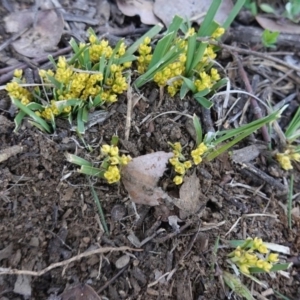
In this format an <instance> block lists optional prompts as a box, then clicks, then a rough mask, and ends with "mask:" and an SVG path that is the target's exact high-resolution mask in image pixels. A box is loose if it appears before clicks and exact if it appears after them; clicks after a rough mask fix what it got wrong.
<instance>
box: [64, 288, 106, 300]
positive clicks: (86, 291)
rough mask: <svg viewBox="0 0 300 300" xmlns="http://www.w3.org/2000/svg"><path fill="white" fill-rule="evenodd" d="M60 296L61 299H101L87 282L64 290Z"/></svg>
mask: <svg viewBox="0 0 300 300" xmlns="http://www.w3.org/2000/svg"><path fill="white" fill-rule="evenodd" d="M60 296H61V299H62V300H79V299H80V300H81V299H82V300H83V299H84V300H101V297H99V296H98V295H97V293H96V292H95V290H94V289H93V288H92V287H91V286H89V285H87V284H77V285H75V286H73V287H71V288H70V289H68V290H65V291H64V292H63V293H62V294H61V295H60Z"/></svg>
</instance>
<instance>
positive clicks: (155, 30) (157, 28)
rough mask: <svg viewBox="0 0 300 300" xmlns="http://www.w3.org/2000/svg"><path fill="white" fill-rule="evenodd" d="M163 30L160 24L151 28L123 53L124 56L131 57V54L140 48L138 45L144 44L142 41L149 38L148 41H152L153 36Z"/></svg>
mask: <svg viewBox="0 0 300 300" xmlns="http://www.w3.org/2000/svg"><path fill="white" fill-rule="evenodd" d="M162 28H163V25H162V24H157V25H155V26H154V27H152V28H151V29H150V30H149V31H147V32H146V33H145V34H144V35H142V36H141V37H140V38H139V39H138V40H137V41H135V42H134V43H133V44H132V45H131V46H130V47H129V48H128V49H127V51H126V52H125V54H124V56H127V55H131V54H133V53H134V52H135V51H136V50H137V49H138V47H139V46H140V44H142V43H143V42H144V39H145V38H146V37H149V38H150V39H152V38H153V37H154V36H156V35H157V34H158V33H159V32H160V31H161V30H162Z"/></svg>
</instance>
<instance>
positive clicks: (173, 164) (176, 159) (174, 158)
mask: <svg viewBox="0 0 300 300" xmlns="http://www.w3.org/2000/svg"><path fill="white" fill-rule="evenodd" d="M169 162H170V164H171V165H172V166H175V165H176V164H177V163H178V162H179V161H178V157H177V156H173V157H172V158H170V159H169Z"/></svg>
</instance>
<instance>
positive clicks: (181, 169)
mask: <svg viewBox="0 0 300 300" xmlns="http://www.w3.org/2000/svg"><path fill="white" fill-rule="evenodd" d="M174 169H175V171H176V173H178V174H181V175H183V174H184V173H185V167H184V165H183V164H182V163H180V162H178V163H177V164H176V165H175V166H174Z"/></svg>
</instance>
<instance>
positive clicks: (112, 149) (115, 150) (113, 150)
mask: <svg viewBox="0 0 300 300" xmlns="http://www.w3.org/2000/svg"><path fill="white" fill-rule="evenodd" d="M109 154H110V155H111V156H117V155H119V148H118V147H117V146H111V147H110V151H109Z"/></svg>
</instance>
